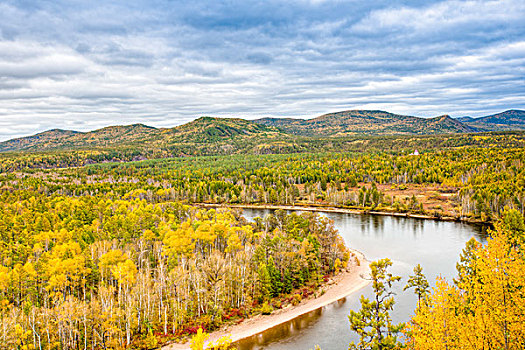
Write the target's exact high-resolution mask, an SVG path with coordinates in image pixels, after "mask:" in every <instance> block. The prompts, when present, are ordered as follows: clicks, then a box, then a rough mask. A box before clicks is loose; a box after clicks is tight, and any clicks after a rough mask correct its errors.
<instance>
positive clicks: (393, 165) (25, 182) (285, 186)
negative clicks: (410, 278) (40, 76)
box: [0, 133, 525, 349]
mask: <svg viewBox="0 0 525 350" xmlns="http://www.w3.org/2000/svg"><path fill="white" fill-rule="evenodd" d="M523 136H524V135H523V134H522V133H500V134H478V135H471V134H467V135H445V136H439V137H438V136H417V137H416V136H414V137H397V136H395V137H371V138H359V137H356V138H353V139H349V138H346V139H339V140H338V139H336V138H334V139H332V140H330V141H327V140H324V141H319V143H315V142H314V141H312V140H310V141H308V144H309V143H312V144H315V147H311V148H310V147H309V146H308V147H307V146H305V147H304V148H300V149H299V148H298V149H295V151H293V152H292V153H286V152H287V151H289V149H281V150H280V151H279V152H273V151H271V152H267V153H277V154H253V153H250V152H248V153H246V154H223V153H220V152H219V153H217V154H213V153H214V152H213V150H212V149H211V151H210V154H213V155H203V156H183V157H168V158H159V159H142V158H141V157H143V155H144V153H143V151H140V150H139V151H133V150H129V151H126V150H118V151H108V150H100V151H60V152H59V151H57V152H51V153H9V154H7V153H6V154H2V155H1V156H0V169H1V173H0V235H1V236H0V239H1V241H0V243H1V244H0V259H1V262H0V325H1V327H0V348H1V349H124V348H155V347H158V346H160V345H162V344H165V343H167V342H171V341H177V340H184V339H188V338H189V337H191V336H192V335H196V338H194V339H202V337H203V336H204V335H203V334H204V333H203V332H210V331H213V330H215V329H217V328H219V327H220V326H222V325H224V324H235V323H237V322H241V321H242V320H243V319H244V318H247V317H250V316H253V315H256V314H261V313H263V314H267V313H271V312H272V310H274V309H279V308H284V307H286V306H287V305H290V304H297V303H299V302H300V301H301V300H302V299H303V298H307V297H309V296H311V295H315V294H316V293H319V289H318V288H319V286H321V285H322V284H323V282H324V281H326V280H328V279H329V278H331V276H333V275H334V274H337V273H338V272H339V271H341V270H342V269H345V268H351V265H352V264H358V263H359V261H358V260H357V259H356V257H355V256H353V255H352V253H351V251H350V250H348V248H347V247H345V246H344V244H343V242H342V240H341V238H340V237H339V236H338V234H337V231H336V230H335V229H334V227H333V224H332V223H331V222H330V221H329V220H327V219H325V218H322V217H319V216H317V215H315V214H301V215H297V214H291V215H287V214H285V212H283V211H277V212H275V213H274V214H273V215H270V216H268V217H266V218H259V219H256V220H255V221H254V222H248V221H246V220H245V219H244V218H243V217H242V216H241V215H240V214H239V212H237V211H236V210H235V209H232V208H230V209H228V208H217V209H209V208H203V207H202V206H203V205H206V204H216V205H224V206H232V205H239V206H247V205H248V206H249V205H268V204H272V205H276V206H278V205H295V206H319V207H328V206H330V207H338V208H347V209H356V210H360V211H383V212H396V213H407V214H409V215H426V216H428V217H433V218H437V219H441V218H450V219H454V220H474V221H483V222H491V223H493V224H495V225H496V229H495V231H494V232H495V233H494V234H493V238H492V240H491V241H490V242H489V243H488V244H487V245H486V246H485V247H483V246H480V245H479V244H477V243H474V242H471V243H470V245H469V247H468V249H467V250H466V252H465V254H464V256H462V257H461V264H460V269H459V277H458V282H457V283H455V284H453V285H452V284H449V283H447V282H445V281H439V282H438V283H437V286H436V288H435V290H434V291H433V292H432V293H431V294H429V291H427V290H426V289H425V288H419V289H418V290H419V291H421V290H423V291H424V293H423V292H422V294H421V302H420V303H419V305H418V308H417V309H416V311H415V316H414V318H413V320H412V321H410V323H408V325H407V326H406V327H398V328H396V327H394V325H391V326H392V327H393V328H392V329H391V330H390V331H387V333H388V332H390V333H392V334H393V333H396V332H397V333H400V334H401V332H405V333H404V334H405V337H406V341H407V343H406V344H407V345H408V346H409V347H412V346H413V348H414V349H423V348H425V347H424V346H422V345H420V344H423V343H425V342H427V341H430V340H428V339H429V338H428V337H429V334H434V333H435V332H445V333H446V334H448V335H447V336H450V337H454V339H456V336H452V335H450V334H452V333H451V332H452V330H451V328H450V327H454V329H458V332H460V329H461V328H460V325H462V324H467V323H469V322H476V324H477V325H478V326H479V327H480V328H479V327H478V328H476V329H477V330H479V331H480V332H482V331H487V329H488V328H489V327H493V326H491V324H489V323H488V322H489V320H490V317H492V316H491V315H492V314H491V311H490V310H499V309H498V307H500V306H501V305H500V304H498V303H500V302H501V298H500V296H503V297H504V298H505V300H504V301H503V302H504V304H505V305H508V303H509V302H511V301H509V300H512V303H514V304H515V305H522V304H520V303H521V302H522V300H523V295H522V294H520V293H522V290H523V288H522V286H521V285H519V283H521V282H519V281H515V280H514V279H513V280H512V281H511V280H510V278H514V277H515V275H517V276H522V273H523V272H522V271H523V266H522V264H523V252H522V247H523V228H522V226H523V214H524V210H525V209H524V204H525V203H524V202H525V170H524V169H525V167H524V166H523V165H524V162H525V148H524V147H523V144H524V139H523ZM305 142H306V141H305ZM305 145H306V143H305ZM325 145H330V147H326V149H325V147H324V146H325ZM188 147H189V146H188ZM203 147H204V146H203ZM294 147H295V146H294ZM338 147H340V149H338V150H339V152H334V151H333V150H335V149H337V148H338ZM416 149H417V150H418V152H417V153H416V152H415V150H416ZM267 150H268V149H267ZM327 150H328V151H327ZM296 151H297V152H296ZM128 152H129V153H128ZM260 153H265V152H260ZM281 153H283V154H281ZM162 154H163V153H162V152H161V153H159V154H154V155H152V157H151V158H157V157H158V156H161V155H162ZM168 155H169V154H168ZM136 157H139V158H136ZM133 159H142V160H136V161H133ZM107 160H112V161H111V162H106V161H107ZM509 213H510V214H509ZM502 217H503V218H506V219H504V220H506V221H500V220H501V218H502ZM520 220H521V221H520ZM509 222H510V224H509ZM505 223H507V224H505ZM520 225H521V226H520ZM513 237H514V238H513ZM498 254H499V255H498ZM495 257H496V258H495ZM491 259H492V260H491ZM494 259H496V260H494ZM505 259H506V260H505ZM520 259H521V260H520ZM494 264H496V265H494ZM498 264H507V265H505V266H504V267H501V266H503V265H498ZM520 264H521V265H520ZM374 266H375V267H374V268H373V269H372V271H374V269H375V271H376V278H378V279H380V278H381V276H382V275H387V274H386V269H387V268H388V266H389V265H388V262H386V261H383V262H382V263H376V265H374ZM500 267H501V268H504V271H505V272H503V275H494V274H492V275H491V274H490V271H492V270H491V269H500ZM487 271H488V272H487ZM498 271H500V270H498ZM513 274H514V275H513ZM491 276H499V277H498V278H500V277H501V278H500V279H499V280H498V281H495V280H491V279H490V277H491ZM513 276H514V277H513ZM391 277H392V278H393V277H394V276H391ZM420 277H421V276H420ZM421 280H422V277H421V278H419V279H417V278H416V279H414V281H421ZM378 281H379V280H378ZM480 281H481V282H480ZM394 282H395V279H393V280H391V281H390V282H389V283H394ZM414 283H416V282H414ZM480 283H481V284H480ZM498 283H499V284H498ZM502 283H503V284H502ZM387 285H388V283H387ZM489 286H490V288H492V289H490V290H489V289H487V288H489ZM498 288H499V289H498ZM378 292H381V293H386V294H384V295H386V296H388V291H387V288H383V289H382V290H378ZM498 293H499V294H498ZM501 293H503V294H501ZM516 293H517V294H516ZM423 294H424V295H423ZM493 295H494V298H496V299H495V301H494V304H490V305H489V304H485V302H484V301H483V300H484V298H486V297H489V296H491V297H492V296H493ZM440 298H441V299H440ZM451 298H452V299H451ZM509 298H510V299H509ZM387 299H388V298H387ZM385 300H386V299H385ZM449 302H450V303H454V304H453V306H450V305H449V304H447V303H449ZM392 303H393V302H392ZM487 305H488V306H487ZM452 307H453V308H455V310H456V311H454V312H453V314H454V315H451V314H447V312H449V311H447V310H450V309H451V308H452ZM519 307H522V306H519ZM388 308H389V306H388V305H387V306H386V307H385V309H384V311H385V312H387V313H388ZM478 308H479V310H485V311H479V312H475V310H477V309H478ZM505 310H507V309H505ZM369 311H370V310H369ZM460 311H461V312H460ZM514 311H515V313H511V314H509V315H508V317H509V318H508V319H507V318H505V319H504V320H503V319H499V318H498V319H497V320H496V321H494V322H495V323H494V324H495V325H496V326H498V327H500V328H501V327H504V331H502V332H503V333H501V332H500V333H498V334H496V335H494V336H497V337H501V336H503V339H504V341H505V342H507V343H508V342H510V341H513V340H512V339H514V338H512V339H511V338H510V337H511V336H512V337H520V336H522V335H523V333H520V332H522V329H521V328H520V327H519V326H518V325H516V324H517V323H519V322H517V321H516V317H518V316H519V315H523V314H524V312H523V310H522V309H514ZM514 311H513V312H514ZM483 312H485V313H483ZM505 312H507V311H505ZM360 315H361V316H360V317H361V319H365V318H366V317H369V316H370V315H372V314H370V313H368V314H366V313H363V314H360ZM367 315H368V316H367ZM505 315H506V314H505ZM516 315H518V316H516ZM450 317H452V318H450ZM498 317H499V316H498ZM505 317H507V316H505ZM433 319H436V320H442V321H443V322H441V321H439V322H438V323H433V322H432V320H433ZM502 320H503V321H502ZM354 321H355V319H354ZM490 322H492V321H490ZM502 322H503V323H502ZM496 326H494V327H496ZM432 327H434V328H432ZM440 327H441V328H440ZM483 327H485V328H483ZM461 332H462V333H461V337H463V336H464V337H463V338H461V337H460V335H459V333H458V334H456V333H453V334H456V335H457V337H460V338H461V339H466V340H465V341H466V342H467V341H472V342H474V343H472V344H482V343H483V340H479V339H477V338H476V339H474V338H473V337H474V336H473V335H468V334H470V333H468V334H467V332H466V331H465V332H463V331H461ZM516 332H517V333H516ZM436 334H438V333H436ZM440 334H441V333H440ZM516 334H517V335H516ZM199 337H200V338H199ZM425 337H426V338H425ZM394 338H395V337H394ZM394 338H388V339H389V340H388V341H389V342H390V341H392V344H397V343H396V341H397V340H396V341H393V340H392V339H394ZM427 338H428V339H427ZM370 339H376V340H377V337H375V338H374V337H372V338H370ZM395 339H397V338H395ZM395 339H394V340H395ZM451 339H452V338H451ZM458 339H459V338H458ZM473 339H474V340H473ZM498 339H500V338H498ZM433 341H436V340H433ZM451 341H452V340H451ZM454 341H455V340H454ZM458 342H459V340H458ZM479 342H481V343H479ZM458 344H463V343H458ZM494 344H496V343H494ZM497 344H502V343H501V342H499V343H497ZM396 346H397V345H396ZM495 346H496V345H495ZM498 346H499V345H497V346H496V347H498ZM438 348H440V347H439V346H438ZM452 348H453V347H452ZM456 348H468V347H467V346H459V345H458V346H456ZM472 348H476V346H473V347H472ZM503 348H505V347H503ZM506 348H509V349H510V348H512V347H506Z"/></svg>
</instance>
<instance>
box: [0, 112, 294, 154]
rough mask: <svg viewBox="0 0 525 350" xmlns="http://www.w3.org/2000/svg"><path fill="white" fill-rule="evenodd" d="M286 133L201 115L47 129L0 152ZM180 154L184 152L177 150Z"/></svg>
mask: <svg viewBox="0 0 525 350" xmlns="http://www.w3.org/2000/svg"><path fill="white" fill-rule="evenodd" d="M286 136H287V135H285V134H284V133H282V132H281V131H279V130H277V129H276V128H272V127H267V126H264V125H259V124H255V123H253V122H250V121H247V120H244V119H233V118H210V117H202V118H199V119H196V120H194V121H192V122H189V123H187V124H184V125H180V126H177V127H174V128H159V129H158V128H154V127H151V126H146V125H143V124H133V125H125V126H120V125H119V126H109V127H106V128H102V129H98V130H94V131H90V132H76V131H71V130H50V131H45V132H42V133H39V134H36V135H33V136H29V137H22V138H17V139H12V140H8V141H5V142H1V143H0V152H7V151H49V150H61V149H108V148H136V149H137V150H144V149H153V148H155V149H169V148H174V147H177V148H180V147H183V148H185V147H190V148H192V149H195V148H199V147H200V146H202V145H203V144H208V145H213V146H215V147H221V146H224V147H226V148H232V147H234V146H235V145H236V144H239V143H240V144H244V145H245V146H248V145H257V144H258V143H259V142H266V143H268V142H271V141H272V140H273V139H285V138H286ZM181 152H182V153H183V154H184V151H181Z"/></svg>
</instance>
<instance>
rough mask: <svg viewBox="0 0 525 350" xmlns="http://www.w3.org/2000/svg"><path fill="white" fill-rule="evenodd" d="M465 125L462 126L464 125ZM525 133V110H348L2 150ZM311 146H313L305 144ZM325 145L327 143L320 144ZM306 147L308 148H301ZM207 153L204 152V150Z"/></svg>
mask: <svg viewBox="0 0 525 350" xmlns="http://www.w3.org/2000/svg"><path fill="white" fill-rule="evenodd" d="M462 121H463V122H462ZM511 129H517V130H520V129H525V112H523V111H519V110H511V111H507V112H503V113H499V114H495V115H492V116H487V117H483V118H477V119H474V118H469V117H466V118H459V119H453V118H451V117H449V116H448V115H444V116H440V117H434V118H420V117H412V116H404V115H398V114H392V113H389V112H383V111H359V110H355V111H345V112H338V113H330V114H326V115H323V116H320V117H317V118H314V119H292V118H263V119H258V120H254V121H249V120H245V119H240V118H212V117H202V118H198V119H196V120H194V121H192V122H189V123H187V124H184V125H180V126H176V127H173V128H154V127H151V126H146V125H143V124H133V125H125V126H109V127H106V128H102V129H98V130H94V131H89V132H77V131H71V130H60V129H53V130H49V131H45V132H42V133H39V134H36V135H33V136H28V137H22V138H17V139H12V140H8V141H4V142H0V152H16V151H28V152H35V151H37V152H42V151H55V150H82V149H84V150H115V149H118V150H119V151H121V150H122V149H128V150H134V152H135V153H137V155H140V156H141V157H142V156H144V155H145V153H148V154H147V155H146V157H151V155H152V154H151V153H155V154H156V155H155V157H161V156H163V155H164V156H185V155H205V154H232V153H240V152H249V153H275V152H274V150H275V149H277V150H278V151H279V153H282V152H283V150H287V151H290V152H297V151H301V150H304V148H305V147H306V148H308V149H310V148H311V147H310V146H311V145H312V144H313V143H316V145H318V146H319V145H320V143H319V138H325V139H324V141H323V142H325V143H326V142H331V141H330V140H334V139H335V138H337V139H340V140H341V139H343V138H347V137H350V136H355V137H361V136H373V135H376V136H378V135H379V136H388V135H436V134H453V133H472V132H478V131H494V130H511ZM305 143H308V144H309V145H308V146H304V144H305ZM321 143H322V142H321ZM301 145H303V146H301ZM203 151H205V152H203Z"/></svg>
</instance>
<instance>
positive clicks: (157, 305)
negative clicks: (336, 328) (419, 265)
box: [0, 189, 351, 349]
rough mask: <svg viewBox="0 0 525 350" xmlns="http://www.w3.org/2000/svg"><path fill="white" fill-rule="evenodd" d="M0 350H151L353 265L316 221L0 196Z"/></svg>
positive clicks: (299, 292)
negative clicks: (253, 221) (129, 349)
mask: <svg viewBox="0 0 525 350" xmlns="http://www.w3.org/2000/svg"><path fill="white" fill-rule="evenodd" d="M0 235H1V236H0V349H124V348H153V347H155V346H157V345H159V344H161V343H163V342H166V341H168V340H176V339H181V338H182V337H185V336H187V335H190V334H194V333H196V332H197V330H198V329H199V328H203V329H204V330H206V331H210V330H213V329H216V328H217V327H219V326H220V325H221V324H223V323H225V322H237V321H239V320H241V319H243V318H244V317H249V316H250V315H253V314H257V313H261V312H264V313H269V312H271V311H272V309H273V308H281V307H284V306H286V305H287V304H289V303H294V302H296V301H297V300H300V299H301V298H302V297H303V296H308V295H310V294H311V293H313V292H315V289H316V287H317V286H318V285H319V284H320V283H321V282H322V281H323V280H324V278H325V276H328V275H330V274H333V273H334V272H336V271H337V270H339V269H341V268H344V267H345V266H346V264H347V262H348V260H349V258H350V256H351V255H350V253H349V252H348V251H347V249H346V248H345V246H344V244H343V242H342V240H341V238H340V237H339V236H338V235H337V231H336V230H335V229H334V227H333V224H332V223H331V222H330V221H329V220H328V219H326V218H321V217H318V216H316V215H314V214H302V215H296V214H292V215H286V214H285V213H283V212H277V213H275V215H270V216H267V217H266V218H264V219H258V220H256V222H255V223H250V222H247V221H246V220H245V219H243V218H242V217H241V216H239V214H238V213H236V212H234V211H230V210H217V211H216V210H199V209H196V208H194V207H190V206H186V205H182V204H179V203H175V202H171V203H160V204H159V203H156V204H152V203H148V202H147V201H146V200H141V199H138V198H135V199H131V198H128V199H122V198H120V199H119V198H112V197H111V196H109V195H96V196H91V195H84V196H81V197H78V198H75V197H67V196H62V195H51V196H48V195H46V194H44V193H40V192H39V191H38V190H16V191H11V190H5V189H4V190H2V191H1V194H0Z"/></svg>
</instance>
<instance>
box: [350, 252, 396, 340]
mask: <svg viewBox="0 0 525 350" xmlns="http://www.w3.org/2000/svg"><path fill="white" fill-rule="evenodd" d="M390 266H392V262H391V261H390V259H381V260H378V261H374V262H372V263H370V270H371V272H370V275H371V280H372V288H373V291H374V295H375V298H374V300H372V301H370V300H369V299H368V298H365V297H364V296H361V310H360V311H358V312H356V311H353V310H351V311H350V316H348V319H349V320H350V328H351V329H352V330H353V331H354V332H356V333H357V334H359V337H360V340H359V343H358V344H354V342H352V343H350V346H349V349H363V350H364V349H380V350H382V349H395V348H397V347H399V346H401V343H400V342H399V341H398V340H397V336H398V334H399V333H400V331H401V330H402V329H403V327H404V324H403V323H400V324H398V325H394V324H392V319H391V317H390V311H392V310H393V308H394V303H395V301H394V297H393V295H394V294H395V293H394V292H393V291H392V290H391V288H392V285H393V283H394V282H397V281H399V280H400V279H401V277H399V276H394V275H392V274H391V273H388V272H387V269H388V267H390Z"/></svg>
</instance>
